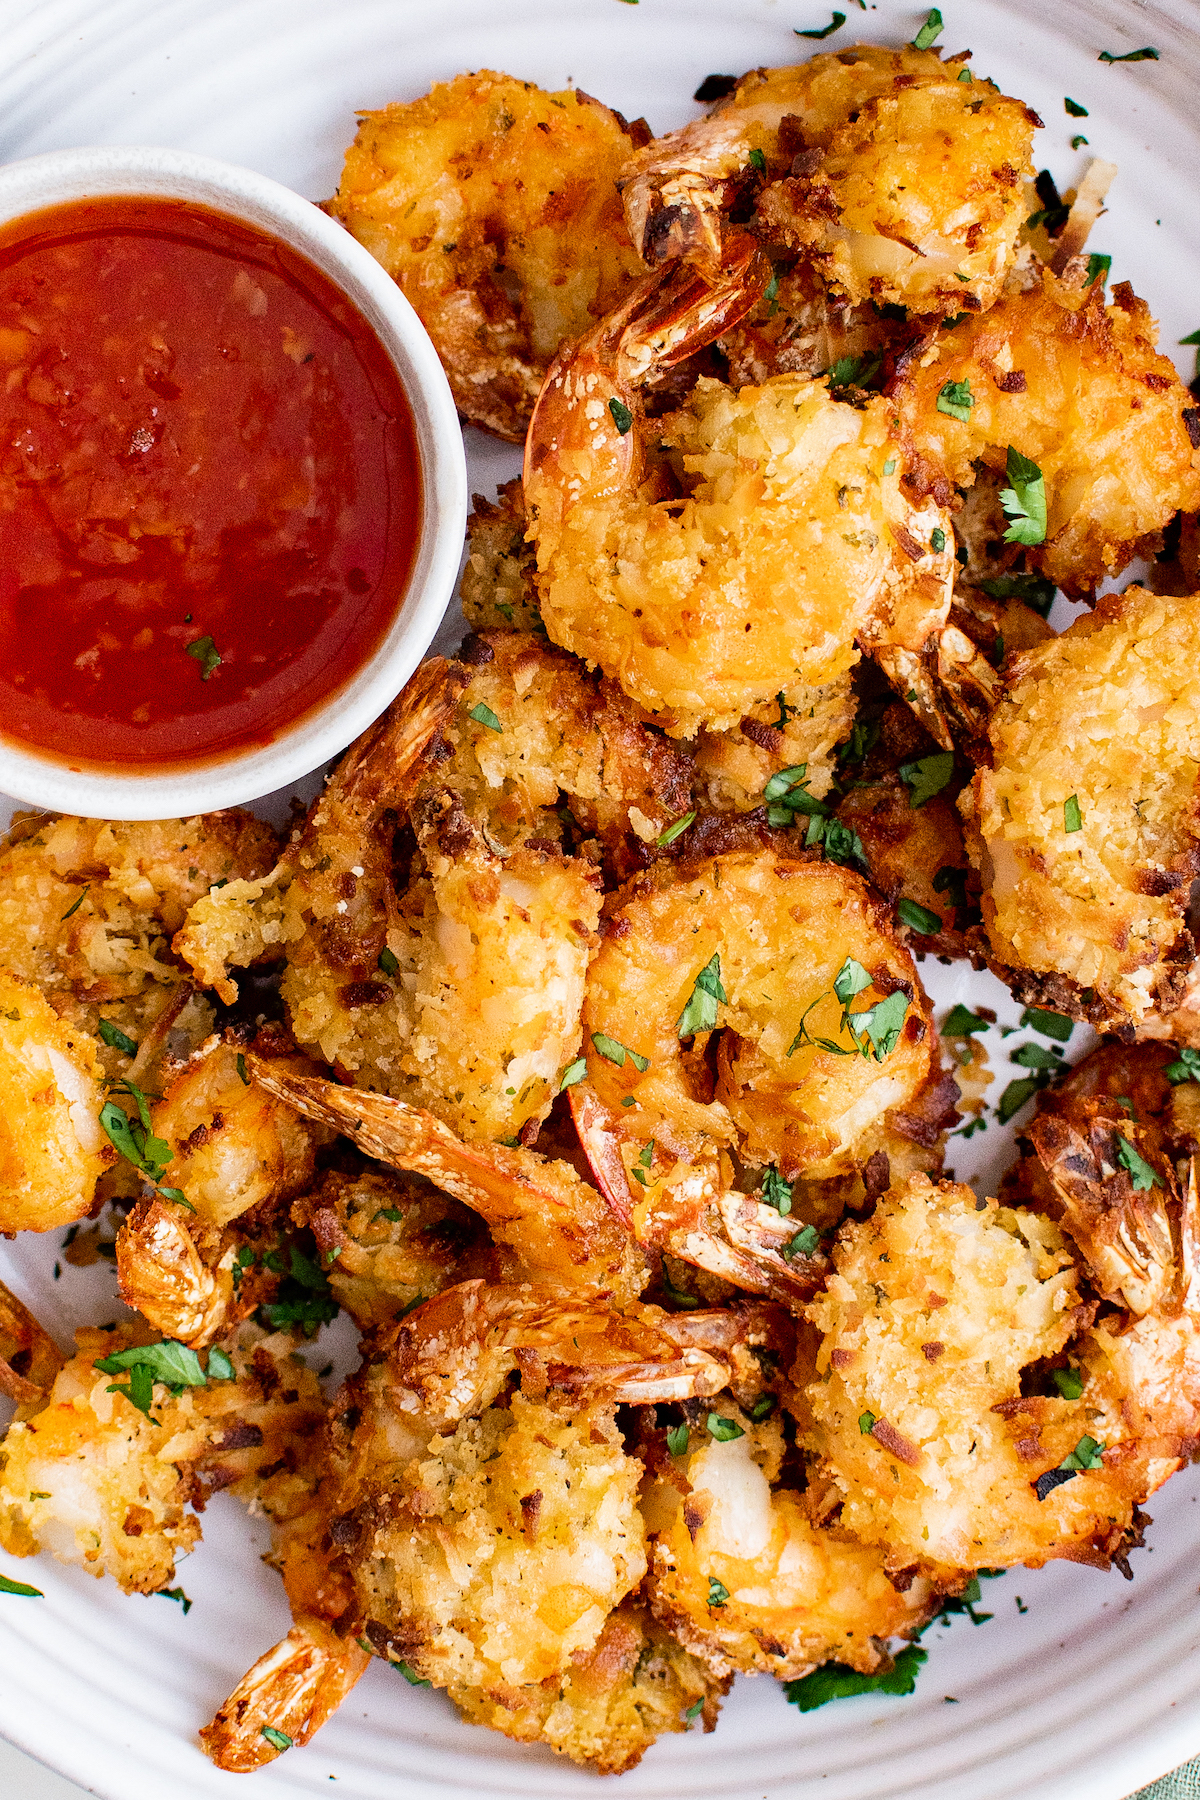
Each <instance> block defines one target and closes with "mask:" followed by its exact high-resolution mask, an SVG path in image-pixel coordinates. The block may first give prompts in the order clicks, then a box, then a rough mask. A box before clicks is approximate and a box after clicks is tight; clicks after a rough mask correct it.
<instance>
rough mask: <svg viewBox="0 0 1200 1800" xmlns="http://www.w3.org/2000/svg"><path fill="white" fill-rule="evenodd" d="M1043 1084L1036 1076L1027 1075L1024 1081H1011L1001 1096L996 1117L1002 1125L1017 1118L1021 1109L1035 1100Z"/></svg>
mask: <svg viewBox="0 0 1200 1800" xmlns="http://www.w3.org/2000/svg"><path fill="white" fill-rule="evenodd" d="M1041 1086H1042V1083H1041V1082H1040V1081H1039V1080H1038V1079H1037V1077H1036V1076H1035V1075H1027V1076H1026V1077H1025V1078H1024V1080H1023V1081H1010V1082H1009V1084H1008V1086H1007V1087H1006V1088H1005V1090H1004V1092H1003V1093H1002V1094H1001V1096H1000V1103H999V1105H998V1106H997V1107H996V1116H997V1118H998V1119H999V1120H1000V1123H1001V1124H1002V1125H1007V1124H1008V1121H1009V1120H1010V1119H1013V1118H1015V1117H1016V1115H1017V1114H1018V1113H1019V1112H1020V1110H1021V1108H1022V1107H1023V1106H1024V1105H1026V1104H1027V1102H1028V1101H1030V1100H1032V1099H1033V1096H1034V1095H1035V1094H1036V1093H1037V1091H1038V1089H1039V1088H1040V1087H1041Z"/></svg>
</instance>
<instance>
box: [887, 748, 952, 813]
mask: <svg viewBox="0 0 1200 1800" xmlns="http://www.w3.org/2000/svg"><path fill="white" fill-rule="evenodd" d="M953 774H954V752H953V750H938V751H936V752H935V753H934V754H933V755H932V756H922V757H920V758H918V760H917V761H916V762H905V763H901V764H900V779H901V781H902V782H903V783H904V785H905V787H906V788H907V789H908V804H909V807H910V809H912V810H914V811H915V809H916V808H917V807H918V806H924V805H925V802H926V801H927V800H932V799H933V796H934V795H935V794H940V793H941V791H942V789H943V788H944V787H946V786H947V785H948V783H949V781H950V778H951V776H952V775H953Z"/></svg>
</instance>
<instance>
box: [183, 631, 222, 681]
mask: <svg viewBox="0 0 1200 1800" xmlns="http://www.w3.org/2000/svg"><path fill="white" fill-rule="evenodd" d="M187 654H188V655H189V656H192V657H194V658H195V659H196V661H197V662H198V663H199V664H200V679H201V681H207V680H208V678H209V676H210V675H211V674H212V672H213V670H214V669H219V668H220V666H221V653H220V651H219V650H218V649H217V646H216V645H215V644H214V643H213V641H212V639H211V637H202V638H197V639H196V640H195V642H194V643H191V644H189V645H188V647H187Z"/></svg>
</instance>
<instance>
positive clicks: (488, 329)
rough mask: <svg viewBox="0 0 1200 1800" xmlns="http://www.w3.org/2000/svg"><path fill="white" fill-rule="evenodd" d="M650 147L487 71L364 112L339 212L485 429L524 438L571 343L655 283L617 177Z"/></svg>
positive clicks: (597, 109)
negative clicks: (554, 362) (635, 285)
mask: <svg viewBox="0 0 1200 1800" xmlns="http://www.w3.org/2000/svg"><path fill="white" fill-rule="evenodd" d="M648 136H649V133H648V131H647V130H646V127H645V126H644V125H635V126H633V127H632V128H631V127H630V126H629V125H627V124H626V122H625V120H624V119H623V118H622V117H621V115H620V114H619V113H614V112H611V111H610V110H609V108H608V107H607V106H603V105H601V103H600V102H599V101H598V100H593V99H592V98H591V96H590V95H588V94H584V93H582V92H580V90H579V89H578V88H568V89H566V90H565V91H563V92H561V93H553V94H550V93H545V92H544V91H543V90H542V89H541V88H538V87H535V86H534V85H533V83H532V82H528V81H515V80H513V79H512V77H511V76H508V75H497V74H493V73H492V72H491V71H489V70H486V69H485V70H481V71H480V72H479V73H478V74H472V75H459V76H457V77H456V78H455V80H453V81H451V82H442V83H438V84H437V85H436V86H435V87H433V88H432V89H431V90H430V92H429V93H428V94H427V95H426V96H425V97H424V98H423V99H420V100H414V101H410V102H408V103H407V104H402V103H397V104H394V105H391V106H388V107H385V108H383V110H382V111H379V112H368V113H364V114H361V115H360V117H359V129H358V136H357V137H356V139H355V141H354V143H353V144H352V145H351V147H350V149H349V150H348V151H347V153H346V164H345V168H344V170H343V171H342V178H341V182H340V184H339V186H338V191H337V194H336V195H335V196H334V198H333V199H332V200H331V201H329V203H328V206H327V209H326V210H327V211H329V212H330V213H332V215H333V216H334V218H336V219H340V220H341V222H342V223H343V225H345V226H346V227H347V228H348V229H349V230H350V231H351V232H352V233H353V234H354V236H355V237H356V238H357V239H358V240H359V242H360V243H362V244H365V245H366V247H367V249H368V250H369V251H370V252H371V254H372V255H373V256H374V257H375V258H376V259H377V260H378V261H379V262H380V263H382V264H383V267H384V268H385V269H386V270H387V272H388V274H389V275H391V276H393V277H394V278H395V280H396V281H397V282H398V283H399V285H400V287H401V289H402V290H403V292H404V294H405V296H406V298H407V299H408V300H410V301H411V302H412V305H413V306H414V307H415V308H416V310H417V313H418V314H419V315H420V318H421V322H422V324H423V325H424V326H425V329H426V330H427V331H428V333H429V335H430V337H431V338H432V339H433V343H434V348H435V349H436V350H437V352H438V355H439V356H440V357H441V360H442V364H443V367H444V368H445V370H446V374H447V376H448V377H449V380H450V387H451V390H452V392H453V394H454V399H455V402H456V404H457V406H458V409H459V411H460V412H461V413H462V414H463V416H464V418H466V419H469V420H470V421H471V422H472V423H473V424H477V425H483V426H485V427H486V428H487V429H488V430H489V431H494V432H496V433H497V434H498V435H499V436H500V437H505V438H512V439H514V440H519V439H520V438H521V437H522V436H523V435H524V431H525V426H526V424H527V423H528V420H529V414H530V411H531V410H532V407H533V402H534V400H535V399H536V397H537V391H538V386H539V384H540V382H541V379H542V376H543V375H544V374H545V371H546V367H547V365H548V363H549V361H550V359H551V357H552V356H553V355H554V353H555V351H556V350H557V349H558V347H559V345H560V344H561V343H562V342H563V341H564V340H566V339H569V338H575V337H579V336H581V335H582V333H583V332H585V331H586V330H588V328H589V327H590V326H591V325H592V324H593V323H594V322H595V320H596V319H597V318H599V317H601V316H602V315H603V314H604V313H606V312H608V311H609V310H610V309H611V308H612V307H613V306H615V305H616V304H617V303H618V301H619V300H621V299H622V298H623V296H624V294H625V292H626V291H627V289H628V288H629V286H630V285H631V284H632V282H634V281H635V280H636V279H637V278H638V276H639V275H640V274H641V273H642V264H641V262H640V260H639V258H638V256H637V253H636V251H635V250H634V249H633V247H632V245H631V244H630V242H629V236H628V233H627V231H626V229H625V224H624V221H623V219H622V217H621V204H620V199H619V197H618V194H617V188H616V179H617V173H618V170H619V169H620V167H621V165H622V163H623V162H624V160H625V158H626V157H627V156H628V154H629V152H630V151H631V150H632V149H634V148H636V146H637V145H638V144H641V143H645V141H646V139H647V137H648Z"/></svg>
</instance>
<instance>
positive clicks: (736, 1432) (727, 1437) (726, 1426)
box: [708, 1412, 746, 1444]
mask: <svg viewBox="0 0 1200 1800" xmlns="http://www.w3.org/2000/svg"><path fill="white" fill-rule="evenodd" d="M708 1435H709V1437H711V1438H715V1439H716V1440H717V1442H718V1444H729V1443H732V1442H733V1440H734V1438H740V1437H745V1435H746V1434H745V1432H744V1431H743V1430H742V1428H741V1426H740V1425H739V1424H738V1423H737V1422H736V1420H734V1419H722V1418H720V1417H719V1416H718V1415H717V1414H716V1413H715V1412H711V1413H709V1415H708Z"/></svg>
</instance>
